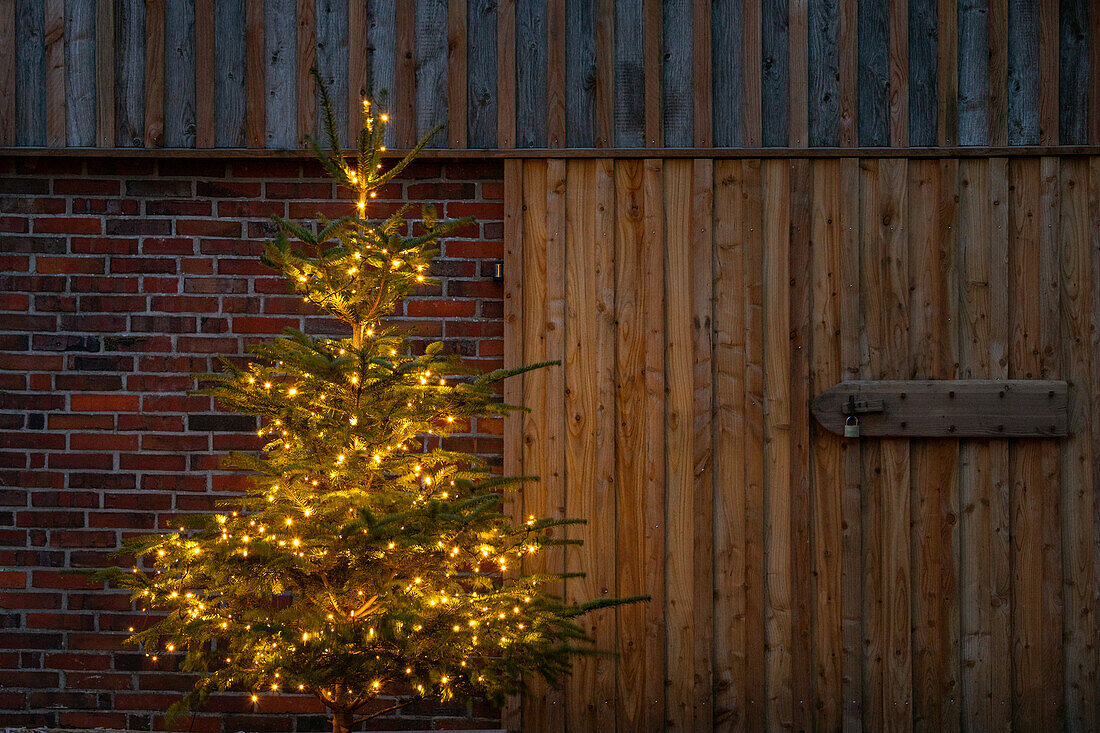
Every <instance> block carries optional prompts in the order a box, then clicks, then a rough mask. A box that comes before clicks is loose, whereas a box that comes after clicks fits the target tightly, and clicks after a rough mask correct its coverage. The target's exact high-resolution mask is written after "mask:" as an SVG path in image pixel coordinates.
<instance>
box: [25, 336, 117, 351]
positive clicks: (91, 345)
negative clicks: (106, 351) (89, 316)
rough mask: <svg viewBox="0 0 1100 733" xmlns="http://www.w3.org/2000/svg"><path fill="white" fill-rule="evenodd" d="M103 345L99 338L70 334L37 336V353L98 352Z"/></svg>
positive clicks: (35, 342) (35, 341)
mask: <svg viewBox="0 0 1100 733" xmlns="http://www.w3.org/2000/svg"><path fill="white" fill-rule="evenodd" d="M101 346H102V343H101V341H100V337H98V336H75V335H69V334H35V336H34V349H35V350H36V351H84V352H92V353H94V352H97V351H99V350H100V348H101Z"/></svg>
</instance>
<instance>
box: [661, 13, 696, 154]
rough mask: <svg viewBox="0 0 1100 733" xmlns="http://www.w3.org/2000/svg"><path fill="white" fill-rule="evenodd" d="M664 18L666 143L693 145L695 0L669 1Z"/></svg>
mask: <svg viewBox="0 0 1100 733" xmlns="http://www.w3.org/2000/svg"><path fill="white" fill-rule="evenodd" d="M661 21H662V22H661V27H662V29H663V36H662V53H661V56H660V58H661V59H662V64H663V66H662V68H661V105H662V113H661V127H662V131H663V133H664V144H665V145H666V146H668V147H670V148H677V147H689V146H690V145H691V144H692V143H691V141H692V115H693V114H694V112H693V110H694V98H695V94H694V84H695V81H694V77H693V72H694V69H693V66H692V46H693V43H692V37H693V33H694V19H693V18H692V1H691V0H666V1H665V2H664V4H663V14H662V18H661Z"/></svg>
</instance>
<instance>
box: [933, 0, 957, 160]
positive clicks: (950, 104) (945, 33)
mask: <svg viewBox="0 0 1100 733" xmlns="http://www.w3.org/2000/svg"><path fill="white" fill-rule="evenodd" d="M957 3H958V0H939V10H938V17H939V19H940V21H939V24H938V25H939V38H938V44H937V46H938V50H939V58H938V59H937V61H936V77H937V87H938V92H939V94H938V97H939V105H938V108H937V126H938V128H939V135H938V136H937V139H938V141H939V143H940V144H941V145H958V144H959V134H958V132H959V74H960V71H959V26H958V17H959V9H958V8H957V7H956V6H957Z"/></svg>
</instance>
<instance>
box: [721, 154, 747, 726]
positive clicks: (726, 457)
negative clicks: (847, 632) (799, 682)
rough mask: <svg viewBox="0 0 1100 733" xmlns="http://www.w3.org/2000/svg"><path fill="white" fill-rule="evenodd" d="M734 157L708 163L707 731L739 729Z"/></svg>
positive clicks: (738, 269)
mask: <svg viewBox="0 0 1100 733" xmlns="http://www.w3.org/2000/svg"><path fill="white" fill-rule="evenodd" d="M743 196H744V180H743V173H742V165H741V161H739V160H717V161H715V162H714V210H715V211H716V212H719V214H718V215H717V216H715V218H714V272H713V275H714V408H715V422H714V578H715V585H714V692H715V698H714V726H715V728H716V729H718V730H722V731H731V730H738V729H741V728H743V727H744V725H745V723H746V720H745V713H746V710H745V703H746V697H747V694H748V685H749V684H750V681H749V680H748V679H747V678H746V676H745V654H746V650H747V646H748V644H749V643H750V640H749V639H748V638H747V637H746V635H745V629H746V626H747V624H746V621H747V619H746V615H745V614H746V583H747V578H746V575H745V538H746V526H745V517H746V512H745V508H746V502H747V492H746V486H745V481H744V477H745V474H744V472H745V463H746V460H747V456H746V455H745V409H744V408H745V335H746V333H745V261H744V260H745V248H744V234H743V227H744V217H743V213H742V201H743Z"/></svg>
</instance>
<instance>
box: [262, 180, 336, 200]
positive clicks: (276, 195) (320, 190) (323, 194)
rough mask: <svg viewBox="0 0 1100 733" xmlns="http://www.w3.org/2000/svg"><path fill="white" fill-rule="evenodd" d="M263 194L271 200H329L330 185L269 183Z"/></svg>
mask: <svg viewBox="0 0 1100 733" xmlns="http://www.w3.org/2000/svg"><path fill="white" fill-rule="evenodd" d="M265 193H266V194H267V196H269V197H270V198H273V199H330V198H332V184H331V183H284V182H279V181H271V182H270V183H268V184H267V186H266V190H265Z"/></svg>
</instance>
